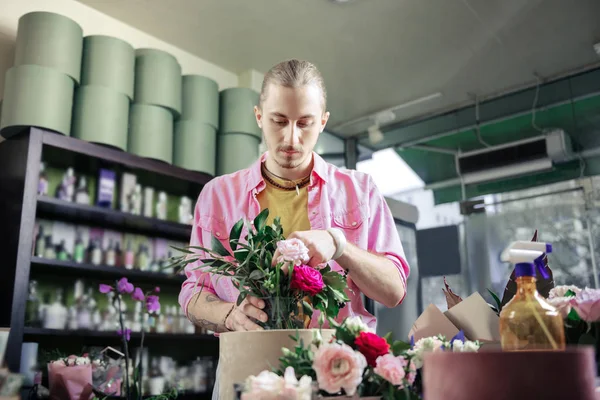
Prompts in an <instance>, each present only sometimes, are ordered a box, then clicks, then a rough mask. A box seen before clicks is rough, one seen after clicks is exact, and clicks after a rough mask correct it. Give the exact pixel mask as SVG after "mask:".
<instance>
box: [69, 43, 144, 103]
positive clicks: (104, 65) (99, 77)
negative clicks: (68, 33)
mask: <svg viewBox="0 0 600 400" xmlns="http://www.w3.org/2000/svg"><path fill="white" fill-rule="evenodd" d="M134 73H135V50H134V49H133V47H132V46H131V45H130V44H129V43H127V42H125V41H123V40H121V39H117V38H114V37H111V36H103V35H94V36H86V37H85V38H84V39H83V60H82V67H81V85H82V86H84V85H89V86H103V87H106V88H109V89H111V90H113V91H114V92H117V93H122V94H124V95H126V96H127V97H129V99H130V100H133V83H134V79H133V76H134Z"/></svg>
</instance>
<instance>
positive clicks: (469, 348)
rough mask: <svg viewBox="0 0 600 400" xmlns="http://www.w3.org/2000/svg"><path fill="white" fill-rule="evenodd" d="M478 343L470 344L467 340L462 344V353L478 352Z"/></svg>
mask: <svg viewBox="0 0 600 400" xmlns="http://www.w3.org/2000/svg"><path fill="white" fill-rule="evenodd" d="M479 347H480V346H479V343H478V342H472V341H470V340H467V341H466V342H465V343H464V348H463V351H464V352H477V351H479Z"/></svg>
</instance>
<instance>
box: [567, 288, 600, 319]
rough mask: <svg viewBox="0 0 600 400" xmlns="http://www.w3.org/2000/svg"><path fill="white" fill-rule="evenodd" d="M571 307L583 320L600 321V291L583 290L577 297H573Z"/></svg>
mask: <svg viewBox="0 0 600 400" xmlns="http://www.w3.org/2000/svg"><path fill="white" fill-rule="evenodd" d="M571 305H572V306H573V308H574V309H575V311H577V314H578V315H579V316H580V317H581V319H582V320H584V321H587V322H595V321H600V289H589V288H585V289H583V290H582V291H581V292H580V293H578V294H577V296H575V297H571Z"/></svg>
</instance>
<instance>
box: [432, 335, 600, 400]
mask: <svg viewBox="0 0 600 400" xmlns="http://www.w3.org/2000/svg"><path fill="white" fill-rule="evenodd" d="M595 371H596V366H595V361H594V349H593V347H576V348H575V347H574V348H567V349H566V351H563V352H552V351H538V352H528V351H522V352H502V351H500V350H494V351H491V350H490V351H485V350H484V349H483V348H482V349H481V350H480V352H479V353H450V352H435V353H430V354H426V355H425V358H424V364H423V389H424V396H423V397H424V398H426V399H427V400H481V399H485V400H501V399H502V400H504V399H579V400H594V399H595V393H594V386H595V378H596V374H595Z"/></svg>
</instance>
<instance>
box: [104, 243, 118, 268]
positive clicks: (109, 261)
mask: <svg viewBox="0 0 600 400" xmlns="http://www.w3.org/2000/svg"><path fill="white" fill-rule="evenodd" d="M104 258H105V264H106V265H108V266H110V267H114V266H115V265H116V253H115V248H114V247H113V240H112V239H110V240H109V242H108V248H107V249H106V253H105V257H104Z"/></svg>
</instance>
